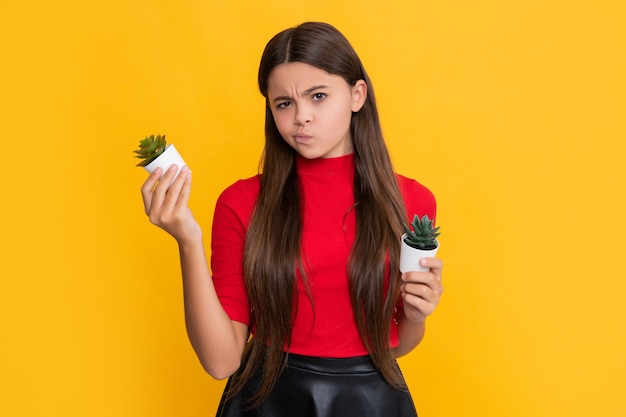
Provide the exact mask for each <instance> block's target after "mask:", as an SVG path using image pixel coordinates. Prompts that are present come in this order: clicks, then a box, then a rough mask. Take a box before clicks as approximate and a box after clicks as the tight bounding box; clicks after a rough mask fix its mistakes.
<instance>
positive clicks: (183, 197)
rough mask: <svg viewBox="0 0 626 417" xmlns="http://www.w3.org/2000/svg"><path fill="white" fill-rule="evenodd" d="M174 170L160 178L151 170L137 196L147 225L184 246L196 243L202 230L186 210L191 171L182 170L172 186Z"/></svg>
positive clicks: (157, 173)
mask: <svg viewBox="0 0 626 417" xmlns="http://www.w3.org/2000/svg"><path fill="white" fill-rule="evenodd" d="M177 170H178V167H177V166H176V165H171V166H170V167H169V168H168V170H167V171H166V172H165V174H164V175H163V177H161V173H162V169H161V168H160V167H159V168H157V169H155V170H154V171H153V172H152V174H150V176H149V177H148V179H147V180H146V182H144V184H143V186H142V187H141V195H142V197H143V205H144V208H145V212H146V214H147V215H148V218H149V219H150V222H151V223H152V224H155V225H157V226H159V227H160V228H162V229H163V230H165V231H166V232H167V233H169V234H170V235H172V236H173V237H174V239H176V241H177V242H178V243H179V244H184V243H189V242H193V241H196V240H197V239H199V238H200V237H201V236H202V230H201V229H200V225H199V224H198V223H197V222H196V220H195V219H194V217H193V214H192V213H191V210H190V209H189V206H188V202H189V195H190V193H191V171H189V168H187V167H186V166H184V167H183V168H182V169H181V171H180V174H179V175H178V177H177V178H176V180H174V182H172V178H174V175H176V171H177ZM159 178H160V179H159Z"/></svg>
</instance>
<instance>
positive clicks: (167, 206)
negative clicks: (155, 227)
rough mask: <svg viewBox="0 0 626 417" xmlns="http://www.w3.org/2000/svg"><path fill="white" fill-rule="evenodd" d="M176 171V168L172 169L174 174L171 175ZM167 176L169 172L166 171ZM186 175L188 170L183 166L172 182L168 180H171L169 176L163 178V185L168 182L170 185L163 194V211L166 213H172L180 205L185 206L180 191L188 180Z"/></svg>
mask: <svg viewBox="0 0 626 417" xmlns="http://www.w3.org/2000/svg"><path fill="white" fill-rule="evenodd" d="M174 166H175V165H174ZM177 170H178V169H177V168H176V169H172V171H173V172H174V174H173V175H176V172H177ZM169 174H170V172H169V169H168V172H167V173H166V176H169ZM188 174H189V168H187V167H186V166H184V167H182V168H181V170H180V172H179V174H178V176H177V177H176V179H175V180H174V182H171V179H169V178H171V176H170V177H169V178H166V177H165V176H164V177H163V180H162V181H163V182H165V184H168V181H169V183H171V184H170V186H169V187H168V188H167V190H166V192H165V195H164V200H163V210H164V211H165V212H166V213H171V212H173V211H174V210H175V209H176V208H177V207H179V206H180V205H181V204H180V203H184V204H185V205H186V201H183V200H184V198H183V195H182V194H181V190H182V189H183V188H184V185H185V183H186V182H187V179H190V178H189V177H190V176H189V175H188ZM188 193H189V186H188V187H187V194H188Z"/></svg>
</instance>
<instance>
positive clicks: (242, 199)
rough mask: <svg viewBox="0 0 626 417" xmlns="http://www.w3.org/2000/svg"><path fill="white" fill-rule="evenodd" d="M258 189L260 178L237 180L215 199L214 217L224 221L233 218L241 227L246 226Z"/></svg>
mask: <svg viewBox="0 0 626 417" xmlns="http://www.w3.org/2000/svg"><path fill="white" fill-rule="evenodd" d="M259 189H260V176H259V175H255V176H254V177H250V178H246V179H242V180H238V181H236V182H235V183H233V184H231V185H230V186H228V187H227V188H226V189H225V190H224V191H222V193H221V194H220V196H219V197H218V199H217V202H216V205H215V217H216V218H218V219H219V220H226V218H230V217H232V216H234V217H235V218H237V219H239V222H241V223H242V224H243V225H247V223H248V222H249V220H250V218H251V217H252V212H253V211H254V206H255V204H256V200H257V197H258V195H259Z"/></svg>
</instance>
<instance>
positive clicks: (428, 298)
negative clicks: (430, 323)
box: [400, 258, 443, 323]
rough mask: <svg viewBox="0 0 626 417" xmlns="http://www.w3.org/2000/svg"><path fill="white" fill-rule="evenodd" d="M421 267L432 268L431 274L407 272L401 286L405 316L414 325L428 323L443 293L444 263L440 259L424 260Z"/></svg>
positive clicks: (403, 276) (421, 261) (403, 275)
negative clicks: (427, 320) (442, 276)
mask: <svg viewBox="0 0 626 417" xmlns="http://www.w3.org/2000/svg"><path fill="white" fill-rule="evenodd" d="M420 265H421V266H424V267H427V268H430V272H405V273H404V274H402V285H401V286H400V291H401V296H402V301H403V303H404V316H405V317H406V319H408V320H410V321H411V322H413V323H420V322H424V321H426V317H428V316H429V315H431V314H432V313H433V311H435V307H436V306H437V304H439V299H440V298H441V294H442V293H443V286H442V285H441V270H442V268H443V261H442V260H441V259H439V258H422V259H421V260H420Z"/></svg>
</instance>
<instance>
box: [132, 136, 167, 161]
mask: <svg viewBox="0 0 626 417" xmlns="http://www.w3.org/2000/svg"><path fill="white" fill-rule="evenodd" d="M166 147H167V143H166V142H165V135H156V136H154V135H150V136H147V137H146V138H145V139H142V140H140V141H139V149H137V150H136V151H135V153H136V154H137V155H135V158H139V159H141V161H140V162H139V163H138V164H137V166H138V167H145V166H146V165H148V164H149V163H150V162H152V161H154V160H155V159H157V158H158V157H159V155H161V154H162V153H163V151H165V148H166Z"/></svg>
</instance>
